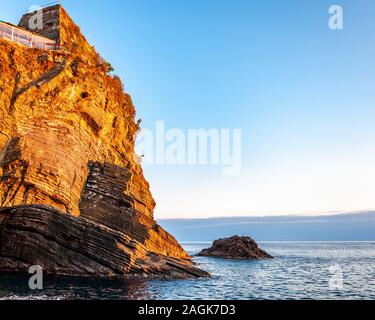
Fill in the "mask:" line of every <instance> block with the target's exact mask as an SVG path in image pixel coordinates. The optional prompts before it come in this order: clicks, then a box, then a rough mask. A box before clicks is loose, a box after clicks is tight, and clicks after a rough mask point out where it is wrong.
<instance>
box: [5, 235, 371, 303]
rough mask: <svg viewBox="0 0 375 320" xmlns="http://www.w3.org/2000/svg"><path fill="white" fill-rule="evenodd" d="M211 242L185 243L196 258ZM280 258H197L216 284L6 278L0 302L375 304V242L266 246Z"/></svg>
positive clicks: (210, 281) (197, 261)
mask: <svg viewBox="0 0 375 320" xmlns="http://www.w3.org/2000/svg"><path fill="white" fill-rule="evenodd" d="M209 245H210V243H184V244H183V246H184V247H185V249H186V250H187V251H188V252H189V253H190V254H192V255H194V254H196V253H198V252H199V251H200V250H201V249H203V248H205V247H208V246H209ZM260 246H261V247H262V248H263V249H265V250H266V251H268V252H269V253H270V254H272V255H273V256H274V257H275V259H270V260H261V261H234V260H220V259H215V258H206V257H195V258H194V260H195V262H196V263H197V264H198V266H199V267H200V268H203V269H204V270H207V271H209V272H211V274H212V278H210V279H192V280H172V281H167V280H125V279H121V278H120V279H118V278H117V279H95V278H84V279H78V278H55V277H53V278H50V277H46V278H45V281H44V289H43V290H41V291H30V289H29V288H28V278H27V277H25V276H1V277H0V299H5V300H6V299H22V300H34V299H53V300H56V299H155V300H158V299H204V300H207V299H220V300H224V299H272V300H273V299H375V242H261V243H260Z"/></svg>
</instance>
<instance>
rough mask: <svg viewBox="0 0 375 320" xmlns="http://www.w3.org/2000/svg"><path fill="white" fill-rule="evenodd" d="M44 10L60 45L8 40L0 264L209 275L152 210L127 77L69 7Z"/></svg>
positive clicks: (61, 270) (1, 66)
mask: <svg viewBox="0 0 375 320" xmlns="http://www.w3.org/2000/svg"><path fill="white" fill-rule="evenodd" d="M43 13H44V14H46V15H48V17H49V19H48V21H50V20H51V21H53V22H54V23H53V26H50V24H46V25H45V27H46V28H52V29H53V30H50V31H51V32H49V31H48V30H39V29H38V30H34V31H35V32H39V33H41V34H42V35H44V36H51V37H52V36H53V38H54V40H56V41H58V44H59V45H60V46H61V47H62V50H58V51H55V50H52V51H51V50H50V51H48V50H41V49H36V48H28V47H26V46H23V45H20V44H17V43H15V42H12V41H10V40H6V39H0V208H1V209H0V272H2V271H6V272H8V271H12V272H18V271H20V272H24V271H26V270H27V268H28V267H29V266H31V265H40V266H41V267H42V268H43V269H44V271H45V272H46V273H53V274H64V275H97V276H107V275H142V276H144V275H155V276H163V277H164V276H165V277H179V278H184V277H191V276H207V275H208V274H207V273H206V272H204V271H201V270H199V269H197V268H195V267H194V266H193V263H192V260H191V257H190V256H189V255H188V254H187V253H186V252H185V250H184V249H183V248H182V247H181V246H180V245H179V244H178V242H177V241H176V240H175V238H174V237H172V236H171V235H170V234H169V233H168V232H166V231H165V230H164V229H163V228H161V227H160V226H159V225H158V224H157V223H156V221H155V220H154V217H153V210H154V207H155V201H154V199H153V197H152V195H151V192H150V189H149V184H148V182H147V181H146V180H145V178H144V176H143V171H142V168H141V165H140V163H139V161H138V158H137V156H136V155H135V152H134V143H135V137H136V134H137V132H138V131H139V126H138V122H136V121H135V108H134V106H133V103H132V100H131V98H130V96H129V95H127V94H126V93H124V91H123V86H122V83H121V81H120V79H119V78H118V77H116V76H113V75H111V74H110V71H111V70H112V69H111V67H110V65H109V64H108V63H107V62H105V61H104V60H103V59H102V58H101V57H100V56H99V55H98V54H97V53H96V52H95V49H94V48H93V47H92V46H91V45H90V44H89V43H88V42H87V41H86V39H85V38H84V36H83V35H82V34H81V32H80V30H79V28H78V27H77V26H76V25H75V24H74V22H73V21H72V20H71V18H70V17H69V16H68V14H67V13H66V12H65V10H64V9H63V8H62V7H61V6H60V5H56V6H52V7H48V8H45V9H43ZM28 18H29V16H28V15H26V16H24V17H23V18H22V19H21V23H20V24H21V26H22V27H24V28H27V26H28V24H27V21H28ZM52 31H53V32H52Z"/></svg>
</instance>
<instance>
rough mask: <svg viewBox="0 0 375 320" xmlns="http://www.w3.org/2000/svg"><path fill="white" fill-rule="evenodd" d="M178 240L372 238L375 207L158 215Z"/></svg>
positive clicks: (374, 226)
mask: <svg viewBox="0 0 375 320" xmlns="http://www.w3.org/2000/svg"><path fill="white" fill-rule="evenodd" d="M159 223H160V225H162V226H163V227H165V228H167V229H168V230H169V231H170V232H171V233H172V234H173V235H174V236H175V237H176V238H177V240H178V241H180V242H207V241H213V240H215V239H217V238H220V237H227V236H230V235H233V234H241V235H248V236H251V237H253V238H255V239H256V240H257V241H375V231H374V230H375V211H367V212H353V213H345V214H334V215H324V216H272V217H224V218H209V219H160V220H159Z"/></svg>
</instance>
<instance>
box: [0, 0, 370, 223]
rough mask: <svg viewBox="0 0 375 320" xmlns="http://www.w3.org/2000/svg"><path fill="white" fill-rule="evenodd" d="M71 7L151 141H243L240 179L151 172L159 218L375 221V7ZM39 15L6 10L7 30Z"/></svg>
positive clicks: (155, 2) (136, 3)
mask: <svg viewBox="0 0 375 320" xmlns="http://www.w3.org/2000/svg"><path fill="white" fill-rule="evenodd" d="M47 2H48V1H47ZM62 2H63V5H64V7H65V9H66V10H67V11H68V12H69V14H70V15H71V16H72V18H73V19H74V20H75V21H76V23H77V24H78V25H79V26H80V27H81V30H82V32H83V33H84V34H85V35H86V37H87V38H88V40H89V41H90V42H91V43H92V44H93V45H95V47H96V49H97V50H98V51H99V52H100V53H101V54H102V56H103V57H105V58H106V59H107V60H109V61H110V62H111V63H112V65H113V66H114V67H115V73H116V74H118V75H119V76H120V77H121V78H122V80H123V82H124V84H125V90H126V91H127V92H128V93H130V94H131V96H132V99H133V102H134V104H135V106H136V109H137V116H138V117H140V118H142V119H143V124H142V126H143V127H144V128H150V129H152V128H153V127H154V126H155V122H156V121H158V120H163V121H165V124H166V127H167V128H180V129H182V130H187V129H199V128H206V129H210V128H217V129H221V128H228V129H231V128H239V129H241V130H242V140H243V141H242V171H241V173H240V175H237V176H223V174H222V171H221V169H220V168H219V167H217V166H171V165H145V166H144V171H145V175H146V177H147V179H148V180H149V181H150V184H151V189H152V192H153V194H154V197H155V199H156V201H157V208H156V212H155V215H156V217H157V218H165V217H183V218H188V217H211V216H239V215H277V214H308V213H314V214H324V213H327V212H332V211H351V210H366V209H374V208H375V125H374V122H375V99H374V98H375V93H374V90H375V58H374V57H375V41H374V39H375V1H373V0H350V1H349V0H340V1H339V0H331V1H328V0H303V1H301V0H283V1H280V0H268V1H260V0H259V1H251V0H244V1H241V0H215V1H214V0H204V1H202V0H189V1H177V0H132V1H130V0H106V1H88V0H80V1H76V0H63V1H62ZM35 4H40V5H43V4H45V3H44V2H41V3H37V2H36V1H29V0H16V1H6V2H5V1H2V2H1V5H0V8H1V10H0V19H2V20H7V21H10V22H17V21H18V19H19V17H20V15H21V14H22V12H23V11H25V10H26V9H28V8H29V7H30V6H31V5H35ZM332 4H339V5H341V6H342V7H343V9H344V29H343V30H336V31H333V30H331V29H329V28H328V19H329V15H328V8H329V6H330V5H332Z"/></svg>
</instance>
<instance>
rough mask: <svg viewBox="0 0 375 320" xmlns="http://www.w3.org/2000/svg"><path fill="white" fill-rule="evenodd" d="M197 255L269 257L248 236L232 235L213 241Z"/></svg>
mask: <svg viewBox="0 0 375 320" xmlns="http://www.w3.org/2000/svg"><path fill="white" fill-rule="evenodd" d="M198 256H205V257H216V258H223V259H270V258H273V257H272V256H271V255H269V254H268V253H267V252H266V251H264V250H262V249H260V248H259V246H258V244H257V243H256V242H255V240H253V239H251V238H250V237H239V236H233V237H231V238H225V239H218V240H216V241H214V243H213V245H212V247H211V248H208V249H204V250H202V251H201V252H200V253H198Z"/></svg>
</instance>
